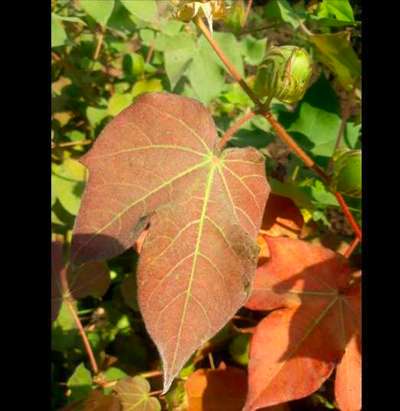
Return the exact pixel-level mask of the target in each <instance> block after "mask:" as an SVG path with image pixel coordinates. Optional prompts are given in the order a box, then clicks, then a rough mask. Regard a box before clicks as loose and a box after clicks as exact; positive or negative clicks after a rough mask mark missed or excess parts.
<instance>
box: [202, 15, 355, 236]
mask: <svg viewBox="0 0 400 411" xmlns="http://www.w3.org/2000/svg"><path fill="white" fill-rule="evenodd" d="M195 23H196V25H197V27H198V28H199V29H200V31H201V32H202V34H203V35H204V37H205V38H206V39H207V41H208V42H209V43H210V46H211V47H212V48H213V49H214V51H215V53H216V54H217V55H218V57H219V58H220V59H221V61H222V62H223V63H224V65H225V67H226V68H227V69H228V71H229V73H230V74H231V76H232V77H233V78H234V79H235V80H236V81H237V82H238V83H239V84H240V86H241V87H242V88H243V90H244V91H245V92H246V93H247V95H248V96H249V97H250V98H251V100H252V101H253V102H254V104H255V105H256V110H255V112H256V113H257V114H261V115H262V116H264V117H265V118H266V119H267V120H268V122H269V123H270V124H271V126H272V128H273V129H274V130H275V132H276V134H277V135H278V137H279V138H280V139H281V140H282V141H283V142H284V143H286V145H287V146H288V147H289V148H290V149H291V150H292V151H293V152H294V153H295V154H296V155H297V156H298V157H299V158H300V159H301V160H302V161H303V163H304V164H305V165H306V166H307V167H309V168H310V169H312V170H313V171H314V172H315V173H316V174H317V175H319V176H320V177H321V178H322V180H323V181H324V182H325V183H329V180H330V179H329V176H328V175H327V174H326V173H325V172H324V170H322V169H321V168H320V167H319V166H318V165H317V164H315V161H314V160H313V159H312V158H311V157H310V156H308V155H307V154H306V153H305V151H304V150H303V149H302V148H301V147H300V146H299V145H298V144H297V143H296V141H295V140H293V138H292V137H291V136H290V135H289V133H288V132H287V131H286V130H285V128H284V127H283V126H282V125H281V124H280V123H279V121H278V120H277V119H276V118H275V117H274V116H273V115H272V114H271V112H269V111H268V108H267V107H265V105H264V104H263V103H262V102H261V101H260V99H259V98H258V97H257V96H256V94H255V93H254V92H253V90H251V88H250V87H249V86H248V85H247V83H246V82H245V81H244V80H243V78H242V76H241V75H240V73H239V72H238V71H237V70H236V68H235V66H233V64H232V63H231V62H230V61H229V60H228V58H227V57H226V56H225V54H224V52H223V51H222V49H221V48H220V47H219V45H218V44H217V43H216V41H215V40H214V39H213V37H212V35H211V33H210V31H209V30H208V28H207V26H206V25H205V24H204V22H203V20H202V19H201V18H199V17H197V18H196V19H195ZM335 196H336V198H337V200H338V201H339V204H340V206H341V207H342V209H343V213H344V215H345V216H346V218H347V220H348V221H349V223H350V225H351V227H352V228H353V230H354V232H355V233H356V235H357V237H359V239H360V240H361V229H360V227H359V226H358V224H357V222H356V221H355V219H354V217H353V215H352V214H351V212H350V210H349V208H348V206H347V204H346V202H345V201H344V199H343V197H342V196H341V194H340V193H338V192H336V193H335Z"/></svg>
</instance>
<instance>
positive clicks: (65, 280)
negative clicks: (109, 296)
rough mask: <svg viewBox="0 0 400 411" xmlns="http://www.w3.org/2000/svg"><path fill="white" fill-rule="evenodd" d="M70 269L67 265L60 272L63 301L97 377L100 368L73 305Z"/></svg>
mask: <svg viewBox="0 0 400 411" xmlns="http://www.w3.org/2000/svg"><path fill="white" fill-rule="evenodd" d="M68 267H69V266H68V265H66V266H65V267H63V269H62V270H61V271H60V284H61V288H62V291H63V300H64V302H65V304H66V306H67V307H68V309H69V311H70V312H71V315H72V317H73V319H74V321H75V324H76V326H77V328H78V331H79V334H80V336H81V338H82V342H83V346H84V348H85V351H86V354H87V356H88V357H89V362H90V365H91V367H92V370H93V374H95V375H96V374H98V372H99V367H98V366H97V362H96V359H95V357H94V354H93V351H92V347H91V346H90V343H89V340H88V338H87V335H86V333H85V330H84V328H83V325H82V323H81V320H80V318H79V316H78V314H77V312H76V310H75V307H74V305H73V304H72V300H71V292H70V290H69V286H68V278H67V270H68Z"/></svg>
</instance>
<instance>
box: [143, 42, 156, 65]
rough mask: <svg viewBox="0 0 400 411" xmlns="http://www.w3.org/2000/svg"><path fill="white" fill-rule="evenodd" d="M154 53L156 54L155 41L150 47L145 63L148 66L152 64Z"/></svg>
mask: <svg viewBox="0 0 400 411" xmlns="http://www.w3.org/2000/svg"><path fill="white" fill-rule="evenodd" d="M153 53H154V41H152V42H151V45H150V47H149V50H148V52H147V55H146V60H145V63H147V64H149V63H150V61H151V58H152V57H153Z"/></svg>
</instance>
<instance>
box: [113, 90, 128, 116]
mask: <svg viewBox="0 0 400 411" xmlns="http://www.w3.org/2000/svg"><path fill="white" fill-rule="evenodd" d="M131 103H132V96H131V94H119V93H115V94H114V95H113V96H112V97H111V98H110V100H108V109H107V110H108V114H109V115H110V116H116V115H117V114H118V113H120V112H121V111H122V110H124V109H125V108H127V107H128V106H129V105H130V104H131Z"/></svg>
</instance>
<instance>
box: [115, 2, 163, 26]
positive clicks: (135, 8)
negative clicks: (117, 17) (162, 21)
mask: <svg viewBox="0 0 400 411" xmlns="http://www.w3.org/2000/svg"><path fill="white" fill-rule="evenodd" d="M121 3H122V4H123V5H124V6H125V7H126V8H127V9H128V10H129V12H130V13H131V14H133V15H134V16H135V17H137V18H138V19H140V20H143V21H153V20H154V19H155V18H156V17H157V5H156V2H155V0H121Z"/></svg>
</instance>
